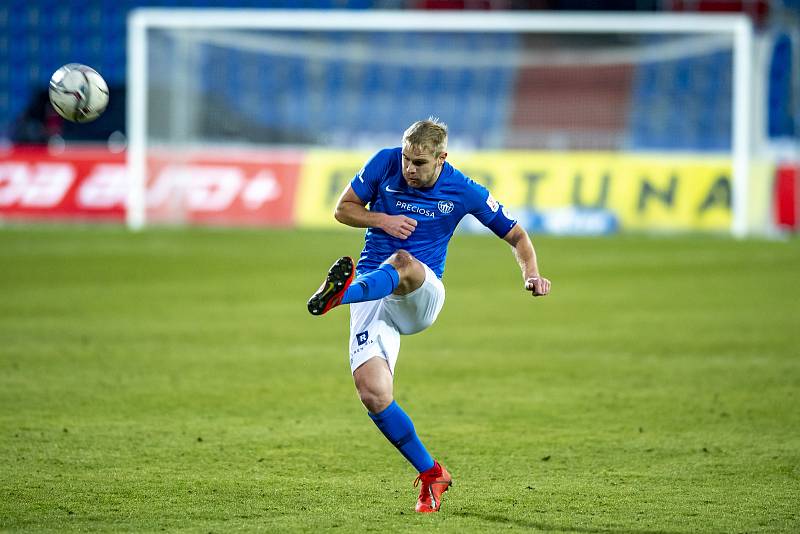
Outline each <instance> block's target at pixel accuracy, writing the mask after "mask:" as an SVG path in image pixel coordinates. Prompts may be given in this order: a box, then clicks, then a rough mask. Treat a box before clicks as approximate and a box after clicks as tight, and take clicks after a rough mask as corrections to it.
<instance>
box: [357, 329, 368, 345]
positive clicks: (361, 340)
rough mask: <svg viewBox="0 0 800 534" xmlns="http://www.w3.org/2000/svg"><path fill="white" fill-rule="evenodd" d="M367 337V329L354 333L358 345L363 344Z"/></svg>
mask: <svg viewBox="0 0 800 534" xmlns="http://www.w3.org/2000/svg"><path fill="white" fill-rule="evenodd" d="M367 339H369V331H365V332H360V333H358V334H356V341H358V344H359V345H364V344H366V343H367Z"/></svg>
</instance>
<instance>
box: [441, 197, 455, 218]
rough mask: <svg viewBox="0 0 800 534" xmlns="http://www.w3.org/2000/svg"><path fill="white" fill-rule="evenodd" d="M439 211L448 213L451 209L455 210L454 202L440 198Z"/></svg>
mask: <svg viewBox="0 0 800 534" xmlns="http://www.w3.org/2000/svg"><path fill="white" fill-rule="evenodd" d="M439 211H441V212H442V213H444V214H445V215H447V214H448V213H450V212H451V211H453V203H452V202H450V201H449V200H440V201H439Z"/></svg>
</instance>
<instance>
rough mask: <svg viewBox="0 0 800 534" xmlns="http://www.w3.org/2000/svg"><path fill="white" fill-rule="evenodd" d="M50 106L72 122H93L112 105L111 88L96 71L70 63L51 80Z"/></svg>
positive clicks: (55, 73)
mask: <svg viewBox="0 0 800 534" xmlns="http://www.w3.org/2000/svg"><path fill="white" fill-rule="evenodd" d="M50 103H51V104H53V108H54V109H55V110H56V112H58V114H59V115H61V116H62V117H64V118H65V119H67V120H68V121H72V122H91V121H93V120H95V119H96V118H97V117H99V116H100V114H101V113H103V111H105V109H106V106H107V105H108V85H106V81H105V80H104V79H103V77H102V76H100V75H99V74H98V73H97V71H96V70H94V69H93V68H91V67H87V66H86V65H81V64H80V63H69V64H67V65H64V66H63V67H61V68H60V69H58V70H57V71H55V72H54V73H53V76H52V77H51V78H50Z"/></svg>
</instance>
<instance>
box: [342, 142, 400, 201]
mask: <svg viewBox="0 0 800 534" xmlns="http://www.w3.org/2000/svg"><path fill="white" fill-rule="evenodd" d="M391 156H392V150H391V149H384V150H380V151H378V152H377V153H376V154H375V155H373V156H372V157H371V158H370V159H369V161H367V163H366V164H364V166H363V167H362V168H361V170H360V171H358V173H356V175H355V176H354V177H353V180H352V181H351V182H350V187H352V188H353V191H355V193H356V195H358V198H360V199H361V200H363V201H364V202H366V203H370V202H373V201H374V200H375V197H376V195H377V193H378V191H379V190H380V183H381V180H383V178H384V177H385V176H386V173H387V172H388V170H389V165H390V163H391Z"/></svg>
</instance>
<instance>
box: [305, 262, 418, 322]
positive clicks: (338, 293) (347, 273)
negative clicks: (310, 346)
mask: <svg viewBox="0 0 800 534" xmlns="http://www.w3.org/2000/svg"><path fill="white" fill-rule="evenodd" d="M353 271H354V266H353V260H352V259H351V258H349V257H343V258H339V259H338V260H337V261H336V263H334V264H333V266H332V267H331V268H330V270H329V271H328V275H327V277H326V278H325V281H324V282H323V283H322V285H321V286H320V288H319V289H318V290H317V292H316V293H314V295H312V297H311V298H310V299H309V300H308V311H309V312H311V314H312V315H322V314H324V313H326V312H328V311H329V310H330V309H332V308H335V307H336V306H338V305H340V304H352V303H354V302H366V301H368V300H379V299H382V298H383V297H386V296H388V295H391V294H392V293H395V294H397V295H406V294H408V293H411V292H412V291H414V290H415V289H417V288H419V287H420V286H421V285H422V284H423V282H425V267H424V266H423V265H422V263H420V262H419V260H417V259H416V258H414V256H412V255H411V254H409V253H408V252H406V251H405V250H398V251H397V252H395V253H394V254H392V255H391V256H390V257H389V258H388V259H387V260H386V261H385V262H383V263H382V264H381V266H380V267H378V268H377V269H375V270H374V271H370V272H368V273H364V274H361V275H359V276H358V277H356V278H355V280H353V278H352V273H353Z"/></svg>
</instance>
